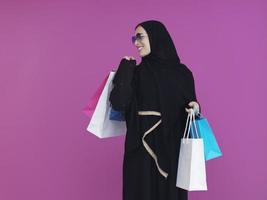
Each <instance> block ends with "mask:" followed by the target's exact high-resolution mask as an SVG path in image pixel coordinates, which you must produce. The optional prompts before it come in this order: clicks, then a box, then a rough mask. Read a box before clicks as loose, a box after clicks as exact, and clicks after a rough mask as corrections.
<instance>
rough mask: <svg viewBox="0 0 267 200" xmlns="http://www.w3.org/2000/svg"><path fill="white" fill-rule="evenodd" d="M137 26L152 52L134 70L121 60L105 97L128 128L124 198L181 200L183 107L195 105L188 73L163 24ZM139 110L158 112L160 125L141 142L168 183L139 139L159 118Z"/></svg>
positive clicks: (132, 62)
mask: <svg viewBox="0 0 267 200" xmlns="http://www.w3.org/2000/svg"><path fill="white" fill-rule="evenodd" d="M138 25H141V26H142V27H143V28H144V29H145V30H146V32H147V34H148V37H149V42H150V47H151V53H150V54H149V55H147V56H145V57H142V61H141V63H140V64H139V65H137V66H136V61H135V60H127V59H125V58H124V59H122V60H121V62H120V65H119V67H118V70H117V72H116V75H115V77H114V79H113V83H114V88H113V89H112V91H111V94H110V102H111V104H112V106H113V108H114V109H115V110H119V111H123V112H124V114H125V119H126V125H127V133H126V138H125V145H124V163H123V199H124V200H134V199H139V200H142V199H146V200H150V199H153V200H163V199H164V200H169V199H170V200H174V199H175V200H180V199H181V200H186V199H187V191H185V190H183V189H180V188H177V187H176V185H175V184H176V173H177V164H178V163H177V162H178V157H179V149H180V140H181V137H182V134H183V131H184V127H185V121H186V116H187V113H186V111H185V107H188V106H187V105H188V103H189V102H190V101H197V98H196V92H195V85H194V78H193V74H192V72H191V71H190V70H189V69H188V68H187V67H186V65H184V64H182V63H181V62H180V59H179V57H178V55H177V53H176V49H175V46H174V44H173V41H172V39H171V37H170V35H169V33H168V31H167V29H166V28H165V26H164V25H163V24H162V23H160V22H158V21H154V20H150V21H146V22H143V23H140V24H138ZM138 25H137V26H138ZM137 26H136V27H137ZM138 110H155V111H159V112H161V114H162V116H161V119H162V123H161V124H160V126H159V127H158V128H156V129H155V130H154V131H153V133H152V134H150V135H149V136H148V137H147V138H146V141H147V142H148V143H149V145H150V146H151V147H152V149H153V150H154V151H155V153H156V155H157V157H158V162H159V165H160V166H161V168H162V169H163V170H164V171H166V172H167V173H168V177H167V179H165V178H164V177H163V176H162V175H161V174H160V173H159V172H158V171H157V168H156V164H155V162H154V160H153V159H152V158H151V156H150V155H149V154H148V152H146V150H145V149H144V147H143V144H142V139H141V137H142V135H143V133H144V131H145V130H146V129H148V128H150V127H151V125H153V124H154V123H155V122H156V121H157V120H158V117H156V116H139V115H138V114H137V112H138ZM200 111H201V110H200ZM157 194H158V195H157Z"/></svg>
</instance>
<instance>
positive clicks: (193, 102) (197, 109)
mask: <svg viewBox="0 0 267 200" xmlns="http://www.w3.org/2000/svg"><path fill="white" fill-rule="evenodd" d="M188 105H189V106H190V108H193V110H194V113H195V115H197V114H198V113H199V105H198V103H197V102H196V101H191V102H190V103H189V104H188ZM185 110H186V112H188V113H190V109H188V108H185Z"/></svg>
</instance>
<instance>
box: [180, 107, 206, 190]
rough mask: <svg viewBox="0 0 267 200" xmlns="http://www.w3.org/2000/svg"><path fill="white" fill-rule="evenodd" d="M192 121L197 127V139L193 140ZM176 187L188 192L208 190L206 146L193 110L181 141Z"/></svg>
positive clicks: (188, 117)
mask: <svg viewBox="0 0 267 200" xmlns="http://www.w3.org/2000/svg"><path fill="white" fill-rule="evenodd" d="M189 119H190V120H189ZM192 119H193V123H194V125H195V126H194V127H195V130H196V131H195V133H196V135H197V137H196V138H194V135H193V138H189V130H190V127H191V123H192ZM188 120H189V126H188ZM187 127H188V131H187V137H186V129H187ZM192 127H193V126H192ZM176 186H177V187H179V188H182V189H185V190H188V191H202V190H207V181H206V166H205V157H204V144H203V139H202V138H199V134H198V133H197V128H196V124H195V116H194V112H193V109H191V112H190V113H189V114H188V116H187V121H186V126H185V130H184V136H183V138H182V139H181V146H180V154H179V161H178V167H177V179H176Z"/></svg>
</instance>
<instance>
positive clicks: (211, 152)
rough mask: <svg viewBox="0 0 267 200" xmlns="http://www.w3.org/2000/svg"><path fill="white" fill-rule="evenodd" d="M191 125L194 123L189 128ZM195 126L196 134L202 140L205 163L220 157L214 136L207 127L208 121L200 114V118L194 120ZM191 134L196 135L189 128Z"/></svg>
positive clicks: (193, 130)
mask: <svg viewBox="0 0 267 200" xmlns="http://www.w3.org/2000/svg"><path fill="white" fill-rule="evenodd" d="M193 125H194V123H192V124H191V126H193ZM195 125H196V128H197V133H198V134H199V136H200V137H201V138H203V142H204V154H205V160H206V161H207V160H210V159H214V158H217V157H220V156H222V152H221V150H220V147H219V145H218V143H217V141H216V138H215V135H214V133H213V131H212V129H211V127H210V125H209V122H208V120H207V119H206V118H205V117H203V115H201V114H200V116H199V117H197V118H196V119H195ZM192 133H193V134H194V135H196V132H195V129H194V128H192V127H191V128H190V135H191V136H192Z"/></svg>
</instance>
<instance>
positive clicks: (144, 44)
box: [134, 26, 151, 57]
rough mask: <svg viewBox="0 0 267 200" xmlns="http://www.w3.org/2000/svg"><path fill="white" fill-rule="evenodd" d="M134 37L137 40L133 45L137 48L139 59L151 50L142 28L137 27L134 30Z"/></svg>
mask: <svg viewBox="0 0 267 200" xmlns="http://www.w3.org/2000/svg"><path fill="white" fill-rule="evenodd" d="M135 36H137V38H138V39H136V40H135V42H134V45H135V46H136V47H137V50H138V52H139V55H140V56H141V57H144V56H146V55H148V54H149V53H150V52H151V50H150V44H149V39H148V35H147V33H146V30H145V29H144V28H143V27H142V26H138V27H137V28H136V29H135Z"/></svg>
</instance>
